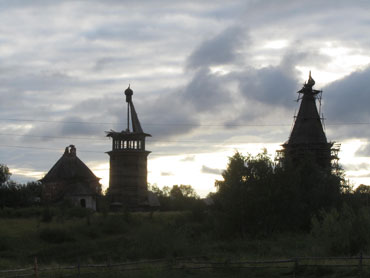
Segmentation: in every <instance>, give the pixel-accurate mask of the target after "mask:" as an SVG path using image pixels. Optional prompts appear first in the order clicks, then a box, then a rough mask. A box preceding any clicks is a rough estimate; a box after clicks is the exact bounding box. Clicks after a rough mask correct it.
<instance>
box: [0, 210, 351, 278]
mask: <svg viewBox="0 0 370 278" xmlns="http://www.w3.org/2000/svg"><path fill="white" fill-rule="evenodd" d="M41 220H42V215H41V214H40V215H39V216H37V213H36V214H35V215H33V216H28V217H27V218H25V217H22V215H16V216H14V215H13V216H12V217H2V218H0V227H1V228H0V270H4V269H16V268H20V267H32V265H33V262H34V258H35V257H37V260H38V264H39V267H40V268H43V267H51V266H54V267H55V266H58V265H77V264H81V265H87V264H105V263H109V264H114V263H117V262H129V261H139V260H153V259H165V260H167V261H168V262H171V260H173V259H174V258H183V257H199V258H201V259H202V260H211V261H218V262H227V261H243V260H244V261H245V260H269V259H274V260H275V259H286V258H296V257H307V256H309V257H315V256H325V255H326V254H325V253H324V252H323V250H322V249H321V248H320V246H317V245H316V244H314V242H313V240H312V238H311V236H310V235H309V234H278V235H275V236H271V237H269V238H264V239H256V238H254V239H250V238H243V239H242V238H222V237H219V236H218V233H217V231H215V230H212V226H211V225H207V219H203V220H199V219H195V218H194V216H193V215H192V214H191V213H187V212H181V213H180V212H155V213H154V214H150V213H131V214H128V213H117V214H97V213H95V214H83V213H82V214H79V213H74V214H72V215H71V214H68V213H60V214H58V213H55V216H54V217H53V219H52V221H50V222H43V221H41ZM226 265H227V264H226ZM177 268H179V269H177ZM104 269H105V268H102V269H100V270H99V271H97V272H98V273H96V274H94V276H91V275H92V274H91V273H90V274H88V273H89V271H90V272H91V271H92V270H91V269H89V268H86V269H82V268H81V272H80V276H86V277H87V276H89V275H90V276H89V277H121V276H122V271H125V277H280V276H286V275H288V276H290V275H293V272H292V265H288V266H287V268H284V269H280V268H276V269H258V268H253V267H252V268H244V269H243V268H230V267H227V266H226V267H224V266H222V267H220V268H215V267H209V268H204V269H191V268H190V267H188V266H187V265H182V267H181V265H176V266H175V267H174V269H171V268H168V267H167V263H165V264H164V266H163V267H160V266H158V265H155V264H154V265H151V264H150V265H147V266H145V267H144V269H142V270H130V271H127V270H122V268H115V269H114V268H112V269H109V273H107V272H106V269H105V270H104ZM302 269H303V270H302ZM302 269H301V271H304V273H305V275H304V276H303V277H317V274H318V272H319V273H323V274H325V275H330V276H322V277H351V276H353V275H357V274H356V273H357V269H353V268H346V269H341V271H340V272H338V271H336V270H333V269H330V268H325V267H321V268H320V267H318V268H317V267H316V268H310V269H304V268H302ZM72 271H74V272H76V269H74V270H72ZM93 272H96V269H95V270H94V271H93ZM343 273H346V274H347V276H338V275H342V274H343ZM298 274H299V273H298ZM55 275H56V276H55V277H63V275H62V274H60V273H59V274H58V273H55ZM58 275H59V276H58ZM0 277H1V274H0ZM40 277H43V276H42V275H40ZM45 277H53V276H50V275H49V276H45ZM353 277H356V276H353Z"/></svg>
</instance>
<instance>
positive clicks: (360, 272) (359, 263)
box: [358, 251, 363, 277]
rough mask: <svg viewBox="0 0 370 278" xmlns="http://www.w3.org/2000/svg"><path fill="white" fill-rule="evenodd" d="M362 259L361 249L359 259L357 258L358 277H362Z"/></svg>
mask: <svg viewBox="0 0 370 278" xmlns="http://www.w3.org/2000/svg"><path fill="white" fill-rule="evenodd" d="M362 259H363V256H362V251H361V252H360V259H359V262H358V272H359V277H362Z"/></svg>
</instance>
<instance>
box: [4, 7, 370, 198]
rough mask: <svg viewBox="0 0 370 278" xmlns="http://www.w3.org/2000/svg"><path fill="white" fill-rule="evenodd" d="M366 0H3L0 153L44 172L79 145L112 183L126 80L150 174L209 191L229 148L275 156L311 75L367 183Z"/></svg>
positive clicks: (369, 74) (351, 169)
mask: <svg viewBox="0 0 370 278" xmlns="http://www.w3.org/2000/svg"><path fill="white" fill-rule="evenodd" d="M369 14H370V2H368V1H356V2H355V1H340V0H335V1H313V0H310V1H288V0H286V1H285V0H282V1H272V0H271V1H268V0H264V1H255V0H254V1H252V0H251V1H247V0H240V1H237V0H235V1H233V0H230V1H217V0H210V1H206V0H204V1H173V0H161V1H114V0H108V1H93V0H90V1H47V0H44V1H42V0H35V1H26V0H24V1H21V0H13V1H0V16H1V23H2V24H1V25H0V123H1V124H0V163H3V164H6V165H8V167H9V168H10V170H11V172H12V173H13V176H12V178H13V179H14V180H16V181H19V182H25V181H28V180H34V179H39V178H41V177H43V175H45V173H46V172H47V171H48V170H49V169H50V168H51V167H52V166H53V164H54V163H55V162H56V161H57V160H58V159H59V157H60V156H61V155H62V154H63V151H64V148H65V147H66V146H67V145H70V144H74V145H76V147H77V153H78V156H79V157H80V159H81V160H83V161H84V162H85V163H86V164H87V165H88V166H89V167H90V168H91V169H92V170H93V171H94V172H95V174H96V175H97V176H98V177H101V178H102V183H103V185H105V186H107V184H108V168H109V164H108V162H109V157H108V155H107V154H106V153H105V152H106V151H109V150H110V148H111V142H110V141H109V138H106V137H105V133H104V131H107V130H110V129H115V130H122V129H124V128H125V124H124V123H125V121H126V117H125V108H126V106H125V98H124V94H123V92H124V90H125V89H126V88H127V86H128V84H131V88H132V89H133V91H134V96H133V100H134V103H135V107H136V111H137V112H138V114H139V118H140V121H141V123H142V126H143V128H144V131H145V132H148V133H150V134H152V136H153V137H152V138H149V139H148V140H147V141H148V143H147V148H148V149H149V150H150V151H152V153H151V154H150V156H149V162H148V170H149V182H150V183H157V184H158V185H159V186H160V187H161V186H164V185H169V186H171V185H173V184H191V185H192V186H193V187H195V189H196V190H197V192H198V193H199V194H200V195H202V196H205V195H206V194H207V193H208V192H209V191H214V190H215V189H214V186H213V184H214V180H215V179H220V178H221V177H220V172H221V171H222V169H224V168H225V167H226V163H227V158H228V156H231V155H233V153H234V152H235V150H239V151H241V152H242V153H244V154H247V153H252V154H256V153H258V152H260V151H261V149H262V148H264V147H265V148H267V150H268V152H269V153H270V154H271V156H272V157H273V156H274V154H275V150H276V149H279V148H280V145H281V144H282V143H284V142H285V141H286V140H287V139H288V137H289V133H290V130H291V126H292V123H293V117H294V114H295V113H296V110H297V109H298V105H299V104H298V103H297V102H295V100H296V99H297V94H296V92H297V91H298V90H299V89H300V88H301V86H302V84H303V83H304V81H305V80H306V79H307V77H308V72H309V70H311V71H312V76H313V78H314V79H315V81H316V86H315V88H316V89H322V90H323V101H322V109H321V110H322V113H323V115H324V118H325V127H326V133H327V137H328V140H330V141H336V142H339V143H341V144H342V147H341V152H340V158H341V160H340V162H341V164H342V165H343V167H344V169H345V170H346V173H347V178H349V179H350V180H351V181H352V183H353V184H355V185H358V184H360V183H367V184H370V172H369V170H370V140H369V136H370V109H369V107H368V106H369V104H370V19H369Z"/></svg>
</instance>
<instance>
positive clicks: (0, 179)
mask: <svg viewBox="0 0 370 278" xmlns="http://www.w3.org/2000/svg"><path fill="white" fill-rule="evenodd" d="M10 176H11V173H10V172H9V168H8V166H6V165H4V164H0V185H3V184H4V183H6V182H7V181H8V180H9V178H10Z"/></svg>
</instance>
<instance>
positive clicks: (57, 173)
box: [41, 145, 99, 182]
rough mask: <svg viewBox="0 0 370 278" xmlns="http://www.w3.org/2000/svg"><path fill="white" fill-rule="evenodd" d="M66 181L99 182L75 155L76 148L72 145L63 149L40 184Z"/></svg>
mask: <svg viewBox="0 0 370 278" xmlns="http://www.w3.org/2000/svg"><path fill="white" fill-rule="evenodd" d="M68 180H84V181H94V180H99V178H97V177H96V176H95V175H94V173H93V172H92V171H91V170H90V169H89V167H87V166H86V165H85V163H83V162H82V161H81V160H80V159H79V158H78V157H77V155H76V148H75V146H73V145H70V146H68V147H67V148H66V149H65V152H64V154H63V155H62V157H61V158H60V159H59V160H58V161H57V162H56V163H55V164H54V166H53V167H52V168H51V169H50V170H49V172H48V173H47V174H46V175H45V177H44V178H42V179H41V181H42V182H58V181H68Z"/></svg>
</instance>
